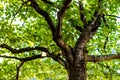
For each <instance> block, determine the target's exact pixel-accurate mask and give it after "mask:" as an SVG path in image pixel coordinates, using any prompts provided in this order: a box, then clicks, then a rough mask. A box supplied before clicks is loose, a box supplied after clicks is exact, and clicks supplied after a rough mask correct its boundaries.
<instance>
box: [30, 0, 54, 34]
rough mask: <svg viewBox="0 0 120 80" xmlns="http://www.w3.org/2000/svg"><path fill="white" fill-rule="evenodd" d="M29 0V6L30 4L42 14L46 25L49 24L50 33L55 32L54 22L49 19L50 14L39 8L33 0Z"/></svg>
mask: <svg viewBox="0 0 120 80" xmlns="http://www.w3.org/2000/svg"><path fill="white" fill-rule="evenodd" d="M29 1H30V2H31V6H32V7H33V8H34V9H35V10H36V11H37V12H38V13H39V14H40V15H42V16H43V17H44V18H45V20H46V21H47V23H48V25H49V26H50V29H51V31H52V33H54V32H55V26H54V24H53V22H52V19H51V18H50V16H49V14H48V13H47V12H46V11H44V10H43V9H41V8H40V7H39V5H38V4H37V2H36V1H35V0H29Z"/></svg>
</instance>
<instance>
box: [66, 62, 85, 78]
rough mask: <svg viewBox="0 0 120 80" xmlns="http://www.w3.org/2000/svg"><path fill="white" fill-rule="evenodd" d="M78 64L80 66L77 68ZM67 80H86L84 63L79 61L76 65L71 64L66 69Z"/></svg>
mask: <svg viewBox="0 0 120 80" xmlns="http://www.w3.org/2000/svg"><path fill="white" fill-rule="evenodd" d="M78 64H80V65H79V66H78ZM68 76H69V80H86V62H85V60H81V61H80V62H79V63H77V64H72V65H70V66H69V68H68Z"/></svg>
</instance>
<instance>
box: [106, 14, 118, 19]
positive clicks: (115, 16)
mask: <svg viewBox="0 0 120 80" xmlns="http://www.w3.org/2000/svg"><path fill="white" fill-rule="evenodd" d="M107 16H111V17H116V18H120V16H115V15H111V14H108V15H107Z"/></svg>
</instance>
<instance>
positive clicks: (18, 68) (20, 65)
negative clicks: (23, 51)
mask: <svg viewBox="0 0 120 80" xmlns="http://www.w3.org/2000/svg"><path fill="white" fill-rule="evenodd" d="M23 64H24V62H21V63H20V64H19V65H18V66H17V73H16V80H18V78H19V71H20V68H21V67H22V66H23Z"/></svg>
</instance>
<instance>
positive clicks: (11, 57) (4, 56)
mask: <svg viewBox="0 0 120 80" xmlns="http://www.w3.org/2000/svg"><path fill="white" fill-rule="evenodd" d="M0 57H3V58H10V59H16V60H21V58H18V57H13V56H6V55H0Z"/></svg>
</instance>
